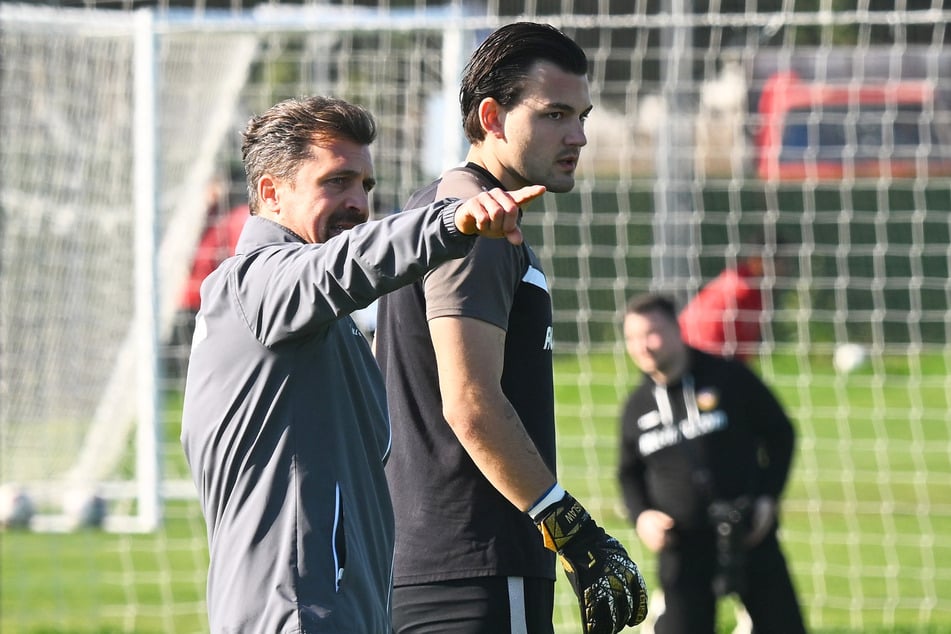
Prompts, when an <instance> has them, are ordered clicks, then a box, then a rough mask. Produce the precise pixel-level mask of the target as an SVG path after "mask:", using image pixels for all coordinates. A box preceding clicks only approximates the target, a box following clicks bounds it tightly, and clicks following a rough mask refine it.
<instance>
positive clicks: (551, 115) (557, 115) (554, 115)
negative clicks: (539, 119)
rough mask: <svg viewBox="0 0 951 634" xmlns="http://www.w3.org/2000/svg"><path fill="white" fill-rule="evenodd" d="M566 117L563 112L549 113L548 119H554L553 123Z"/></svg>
mask: <svg viewBox="0 0 951 634" xmlns="http://www.w3.org/2000/svg"><path fill="white" fill-rule="evenodd" d="M564 116H565V115H564V113H563V112H549V113H548V118H549V119H552V120H553V121H558V120H559V119H561V118H562V117H564Z"/></svg>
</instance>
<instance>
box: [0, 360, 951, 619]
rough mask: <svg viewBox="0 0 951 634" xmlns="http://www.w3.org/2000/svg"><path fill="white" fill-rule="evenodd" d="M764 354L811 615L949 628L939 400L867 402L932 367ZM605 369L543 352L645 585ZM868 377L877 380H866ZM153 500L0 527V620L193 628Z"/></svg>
mask: <svg viewBox="0 0 951 634" xmlns="http://www.w3.org/2000/svg"><path fill="white" fill-rule="evenodd" d="M765 361H768V363H765V364H757V367H758V369H759V371H760V372H761V373H763V374H764V376H766V377H767V380H768V381H769V382H770V383H771V384H772V385H774V386H776V389H777V391H778V392H779V394H780V396H781V398H782V400H783V401H784V402H785V404H786V405H787V407H788V408H789V410H790V413H791V414H792V415H793V417H794V418H795V419H796V423H797V426H798V429H799V448H798V452H797V458H796V462H795V466H794V471H793V475H792V480H791V483H790V486H789V489H788V491H787V496H786V500H785V505H784V513H783V517H784V531H783V536H784V544H785V547H786V552H787V555H788V557H789V559H790V562H791V566H792V569H793V573H794V576H795V579H796V583H797V586H798V589H799V592H800V595H801V598H802V601H803V604H804V608H805V611H806V614H807V619H808V621H809V623H810V626H811V631H813V632H816V633H832V632H864V633H870V632H881V633H884V632H904V633H912V632H914V633H937V632H951V599H949V596H948V593H947V588H948V587H951V546H949V545H948V544H947V543H946V542H945V541H944V540H942V539H941V538H942V536H948V535H951V511H949V508H951V456H949V451H948V448H949V446H951V431H949V426H948V420H947V416H946V414H945V415H944V417H943V418H942V417H940V416H939V417H936V418H935V419H934V420H926V421H922V422H921V423H919V424H916V425H910V424H909V425H897V424H895V423H894V422H893V421H892V422H888V423H887V424H886V423H884V422H883V421H884V420H886V417H885V412H883V411H882V409H883V408H884V409H885V410H888V412H891V413H892V416H890V417H889V418H894V416H893V414H894V412H895V411H903V410H907V411H908V412H909V415H913V412H914V411H915V409H916V408H918V407H920V404H921V403H928V404H929V405H928V407H927V408H926V410H927V411H934V410H942V409H943V410H944V411H945V412H947V411H948V409H949V404H948V402H947V401H948V398H949V397H948V395H947V394H946V393H945V390H943V389H942V388H941V387H940V382H939V384H938V385H935V386H934V387H933V388H932V387H929V384H928V383H927V382H926V381H925V382H922V381H918V382H917V383H916V384H915V386H914V389H909V384H908V381H907V378H908V376H909V369H908V367H907V364H906V363H905V362H904V359H903V358H895V359H885V360H883V364H884V365H882V366H881V367H878V368H876V369H874V370H873V369H872V368H866V369H865V370H860V371H859V372H858V373H856V374H853V375H850V376H849V377H848V378H847V379H846V378H835V377H834V376H833V375H831V374H828V375H823V374H821V373H819V372H818V371H817V370H816V368H812V371H811V380H810V381H808V382H804V381H803V380H801V378H800V374H799V373H797V368H798V367H799V366H800V364H801V363H803V362H804V361H809V362H813V363H815V364H816V365H817V366H818V365H819V363H820V361H819V360H815V359H812V360H810V359H799V358H796V357H791V356H790V357H781V356H773V357H771V358H769V359H765ZM921 363H922V368H923V376H943V375H945V374H946V373H947V370H948V369H947V368H946V367H945V363H946V361H945V360H944V359H943V358H941V357H934V358H924V357H923V358H922V359H921ZM932 373H935V374H932ZM619 377H627V378H628V379H630V381H633V380H634V377H635V373H634V371H633V369H632V367H631V366H630V365H629V364H628V363H627V361H626V360H625V359H624V358H623V356H622V355H619V354H605V355H600V356H586V357H574V356H561V357H559V358H558V362H557V366H556V380H557V399H558V411H559V415H560V418H559V443H560V466H559V468H560V471H561V479H562V481H563V482H564V484H565V486H566V488H568V489H569V490H572V491H573V492H575V493H576V494H577V495H578V497H579V498H580V499H582V500H584V503H585V504H586V505H587V506H588V508H589V510H591V511H592V513H593V514H595V515H596V516H597V517H599V518H600V519H601V521H602V522H603V523H604V524H605V525H606V527H607V529H608V530H609V532H611V533H613V534H615V535H616V536H618V537H619V538H620V539H621V540H622V541H623V542H625V543H626V544H627V545H628V547H629V549H630V551H631V554H632V555H633V556H634V557H635V559H637V560H638V561H639V563H641V565H642V567H643V569H644V572H645V575H646V578H647V579H648V582H649V583H651V584H652V585H653V582H654V562H653V558H652V557H650V556H649V554H648V553H647V552H646V551H645V550H644V549H642V548H641V546H640V544H639V543H638V541H637V539H636V537H635V535H634V532H633V530H632V529H631V527H630V525H629V524H628V523H627V522H626V521H625V520H624V518H623V517H622V514H621V511H620V504H619V498H618V495H617V488H616V484H615V481H614V466H615V464H616V458H615V439H616V426H617V423H616V420H615V418H616V414H617V411H618V408H619V407H620V403H621V400H622V399H623V397H624V394H625V392H626V389H627V387H629V386H628V385H626V383H627V381H621V380H619ZM876 380H877V381H879V382H882V381H884V383H887V385H888V388H887V389H886V388H885V387H884V386H881V385H880V386H877V387H870V381H876ZM846 406H847V407H846ZM842 412H849V417H848V420H841V417H840V416H841V414H842ZM807 413H808V414H809V415H808V416H806V414H807ZM177 416H178V414H177V409H176V406H174V405H173V406H172V407H170V409H169V411H168V412H167V415H166V418H165V420H167V421H169V424H168V425H167V427H166V434H165V436H166V445H165V446H166V454H167V459H166V463H167V464H166V471H167V472H171V473H173V474H181V473H183V469H184V466H183V463H182V458H181V453H180V451H178V450H177V436H178V427H177V423H176V421H177ZM918 431H924V432H926V436H925V437H922V438H918V437H916V433H917V432H918ZM165 510H166V519H165V522H164V524H163V527H162V529H161V530H160V531H158V532H156V533H154V534H146V535H128V534H127V535H118V534H106V533H101V532H79V533H68V534H37V533H30V532H21V531H6V532H4V533H2V560H0V574H2V577H0V583H2V585H0V588H2V604H0V631H2V632H4V633H5V634H18V633H23V634H40V633H43V634H53V633H63V634H65V633H75V634H106V633H117V632H135V633H138V634H174V633H194V632H205V631H206V629H207V626H206V623H205V617H204V606H203V597H204V575H205V567H206V562H207V547H206V545H205V529H204V523H203V521H202V520H201V517H200V514H199V513H198V509H197V505H196V503H195V502H194V501H187V500H186V501H174V502H170V503H169V504H168V505H167V506H166V509H165ZM556 587H557V589H558V602H557V606H556V614H555V619H556V631H558V632H559V633H565V634H567V633H569V632H577V631H579V630H578V617H577V614H576V609H577V608H576V605H575V602H574V599H573V596H572V595H571V590H570V588H569V586H568V584H567V583H566V582H565V581H564V577H563V575H562V574H561V573H560V572H559V582H558V583H557V585H556ZM732 619H733V611H732V609H730V608H729V606H725V607H724V608H723V609H722V610H721V628H720V631H722V632H727V631H730V629H731V628H730V626H731V624H732Z"/></svg>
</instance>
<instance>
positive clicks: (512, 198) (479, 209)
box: [455, 185, 545, 244]
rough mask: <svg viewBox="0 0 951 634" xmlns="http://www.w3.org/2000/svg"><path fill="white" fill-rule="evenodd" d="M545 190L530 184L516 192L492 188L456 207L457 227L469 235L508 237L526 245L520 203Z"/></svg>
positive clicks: (542, 187) (539, 194) (533, 197)
mask: <svg viewBox="0 0 951 634" xmlns="http://www.w3.org/2000/svg"><path fill="white" fill-rule="evenodd" d="M544 193H545V187H544V186H542V185H529V186H528V187H523V188H521V189H517V190H515V191H512V192H507V191H503V190H501V189H498V188H496V189H492V190H489V191H487V192H482V193H480V194H479V195H477V196H474V197H472V198H470V199H469V200H467V201H465V202H464V203H462V204H461V205H459V207H458V208H457V209H456V218H455V220H456V228H457V229H459V231H461V232H462V233H464V234H466V235H473V234H478V235H480V236H483V237H486V238H505V239H506V240H508V241H509V242H511V243H512V244H522V230H521V229H520V228H519V226H518V215H519V205H523V204H525V203H527V202H529V201H531V200H534V199H535V198H538V197H539V196H541V195H542V194H544Z"/></svg>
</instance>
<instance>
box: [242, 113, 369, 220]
mask: <svg viewBox="0 0 951 634" xmlns="http://www.w3.org/2000/svg"><path fill="white" fill-rule="evenodd" d="M243 136H244V142H243V144H242V146H241V153H242V158H243V160H244V171H245V174H246V175H247V179H248V204H249V207H250V208H251V213H252V214H256V213H257V211H258V205H259V204H260V201H259V200H258V192H257V184H258V181H259V180H260V179H261V177H262V176H264V175H265V174H271V175H272V176H276V177H277V178H280V179H282V180H286V181H288V182H290V183H292V184H293V183H294V178H295V176H296V175H297V171H298V170H299V169H300V166H301V164H302V163H303V162H304V161H306V160H308V159H310V158H312V154H311V146H312V145H320V144H322V143H326V142H328V141H333V140H337V139H347V140H350V141H353V142H354V143H359V144H361V145H370V144H371V143H373V141H374V139H375V138H376V122H375V121H374V119H373V115H371V114H370V112H369V111H368V110H366V109H365V108H363V107H362V106H358V105H355V104H352V103H349V102H347V101H344V100H342V99H337V98H334V97H305V98H299V99H286V100H284V101H281V102H279V103H277V104H275V105H273V106H271V107H270V108H268V109H267V110H266V111H264V112H263V113H261V114H260V115H258V116H255V117H252V118H251V120H250V121H248V125H247V127H246V128H245V130H244V133H243Z"/></svg>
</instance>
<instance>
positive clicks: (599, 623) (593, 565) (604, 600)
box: [535, 493, 647, 634]
mask: <svg viewBox="0 0 951 634" xmlns="http://www.w3.org/2000/svg"><path fill="white" fill-rule="evenodd" d="M535 523H536V524H537V525H538V529H539V530H540V531H541V532H542V536H543V537H544V539H545V546H547V547H548V548H550V549H551V550H554V551H555V552H557V553H558V554H559V556H560V558H561V563H562V566H564V568H565V574H566V575H567V577H568V582H569V583H571V587H572V588H573V589H574V591H575V595H576V596H577V597H578V604H579V606H580V607H581V624H582V626H583V629H584V632H585V634H615V633H616V632H620V631H621V630H622V629H623V628H624V626H625V625H637V624H638V623H640V622H641V621H643V620H644V618H645V617H646V616H647V587H646V586H645V584H644V578H643V577H642V576H641V573H640V571H639V570H638V569H637V564H635V563H634V562H633V561H632V560H631V558H630V557H628V554H627V551H625V550H624V547H623V546H621V544H620V542H618V540H616V539H614V538H613V537H611V536H610V535H608V534H607V533H605V532H604V529H603V528H601V527H600V526H598V525H597V524H596V523H595V521H594V520H593V519H591V516H590V515H588V512H587V511H586V510H584V508H583V507H582V506H581V505H580V504H578V502H577V501H576V500H575V499H574V498H573V497H572V496H571V495H570V494H568V493H565V496H564V497H563V498H562V499H561V501H560V502H556V503H555V504H553V505H552V506H550V507H548V509H546V510H545V511H543V512H542V513H540V514H539V515H538V516H537V517H536V518H535Z"/></svg>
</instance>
